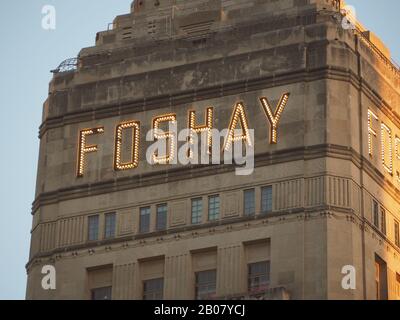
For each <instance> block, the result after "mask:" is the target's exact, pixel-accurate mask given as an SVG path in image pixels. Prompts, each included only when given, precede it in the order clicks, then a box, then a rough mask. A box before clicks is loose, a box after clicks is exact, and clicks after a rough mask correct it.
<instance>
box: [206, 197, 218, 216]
mask: <svg viewBox="0 0 400 320" xmlns="http://www.w3.org/2000/svg"><path fill="white" fill-rule="evenodd" d="M219 210H220V200H219V196H218V195H216V196H211V197H208V220H209V221H214V220H218V219H219Z"/></svg>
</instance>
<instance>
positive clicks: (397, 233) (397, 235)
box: [394, 221, 400, 247]
mask: <svg viewBox="0 0 400 320" xmlns="http://www.w3.org/2000/svg"><path fill="white" fill-rule="evenodd" d="M394 242H395V244H396V246H398V247H400V228H399V223H398V222H397V221H395V222H394Z"/></svg>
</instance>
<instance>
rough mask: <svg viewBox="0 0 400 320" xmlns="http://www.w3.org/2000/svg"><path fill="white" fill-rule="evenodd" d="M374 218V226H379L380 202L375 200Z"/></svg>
mask: <svg viewBox="0 0 400 320" xmlns="http://www.w3.org/2000/svg"><path fill="white" fill-rule="evenodd" d="M372 207H373V218H374V226H375V227H377V228H379V205H378V202H376V201H375V200H373V205H372Z"/></svg>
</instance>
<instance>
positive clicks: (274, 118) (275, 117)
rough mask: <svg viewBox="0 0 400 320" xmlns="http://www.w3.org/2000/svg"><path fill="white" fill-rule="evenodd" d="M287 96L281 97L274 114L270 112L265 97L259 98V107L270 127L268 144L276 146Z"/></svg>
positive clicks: (288, 94) (287, 94) (286, 94)
mask: <svg viewBox="0 0 400 320" xmlns="http://www.w3.org/2000/svg"><path fill="white" fill-rule="evenodd" d="M289 96H290V93H288V92H287V93H284V94H283V95H282V97H281V99H280V100H279V103H278V106H277V107H276V110H275V112H274V113H273V112H272V109H271V105H270V104H269V102H268V99H267V98H265V97H263V98H260V101H261V105H262V106H263V110H264V112H265V115H266V117H267V119H268V120H269V123H270V126H271V131H270V138H269V143H270V144H276V143H277V141H278V138H277V130H278V125H279V121H280V119H281V116H282V112H283V110H284V109H285V107H286V105H287V102H288V100H289Z"/></svg>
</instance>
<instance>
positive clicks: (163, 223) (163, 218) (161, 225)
mask: <svg viewBox="0 0 400 320" xmlns="http://www.w3.org/2000/svg"><path fill="white" fill-rule="evenodd" d="M167 211H168V207H167V205H166V204H160V205H158V206H157V221H156V228H157V230H158V231H160V230H165V229H167Z"/></svg>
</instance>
